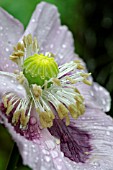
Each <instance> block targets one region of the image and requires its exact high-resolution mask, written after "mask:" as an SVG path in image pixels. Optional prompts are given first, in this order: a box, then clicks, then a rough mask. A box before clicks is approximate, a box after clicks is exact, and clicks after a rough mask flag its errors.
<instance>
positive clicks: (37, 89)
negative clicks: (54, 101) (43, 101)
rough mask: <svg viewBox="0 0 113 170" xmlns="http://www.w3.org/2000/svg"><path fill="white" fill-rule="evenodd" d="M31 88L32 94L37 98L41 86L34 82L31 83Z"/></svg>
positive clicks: (39, 94)
mask: <svg viewBox="0 0 113 170" xmlns="http://www.w3.org/2000/svg"><path fill="white" fill-rule="evenodd" d="M32 88H33V94H34V95H35V97H36V98H37V99H38V98H39V97H40V96H41V95H42V88H41V86H37V85H36V84H33V85H32Z"/></svg>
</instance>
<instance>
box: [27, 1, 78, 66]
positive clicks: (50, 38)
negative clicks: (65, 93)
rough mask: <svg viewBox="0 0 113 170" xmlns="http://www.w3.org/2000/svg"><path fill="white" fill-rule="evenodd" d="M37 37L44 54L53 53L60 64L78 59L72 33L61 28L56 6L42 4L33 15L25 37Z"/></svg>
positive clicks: (65, 28) (64, 27) (63, 27)
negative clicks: (29, 35) (30, 35)
mask: <svg viewBox="0 0 113 170" xmlns="http://www.w3.org/2000/svg"><path fill="white" fill-rule="evenodd" d="M29 33H31V34H32V35H33V36H36V37H37V39H38V42H39V47H41V51H42V52H47V51H48V52H52V53H53V54H55V56H56V61H57V62H58V64H62V63H65V62H68V61H70V60H74V59H76V57H75V55H74V43H73V37H72V34H71V32H70V31H69V30H68V28H67V27H66V26H61V23H60V19H59V13H58V11H57V8H56V7H55V6H54V5H50V4H48V3H45V2H41V3H40V4H39V5H38V6H37V8H36V10H35V12H34V13H33V15H32V18H31V20H30V23H29V25H28V27H27V29H26V31H25V35H27V34H29Z"/></svg>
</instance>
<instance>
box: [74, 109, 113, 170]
mask: <svg viewBox="0 0 113 170" xmlns="http://www.w3.org/2000/svg"><path fill="white" fill-rule="evenodd" d="M71 125H72V126H76V127H77V128H80V129H81V130H85V131H87V132H88V133H89V134H91V136H92V137H91V141H90V142H91V145H92V147H93V150H92V151H91V157H90V159H89V160H88V161H87V163H86V165H85V166H84V168H86V169H88V170H112V168H113V154H112V153H113V142H112V139H113V119H112V118H111V117H110V116H108V115H106V114H105V113H103V112H102V111H100V110H99V109H87V110H86V112H85V114H84V115H83V116H81V117H79V118H78V119H77V120H76V121H75V120H73V119H72V120H71ZM78 167H79V168H78V169H77V170H82V166H79V165H78Z"/></svg>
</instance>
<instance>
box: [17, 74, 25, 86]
mask: <svg viewBox="0 0 113 170" xmlns="http://www.w3.org/2000/svg"><path fill="white" fill-rule="evenodd" d="M16 79H17V80H18V81H19V83H20V84H23V83H24V81H25V76H24V74H23V72H20V73H19V75H17V77H16Z"/></svg>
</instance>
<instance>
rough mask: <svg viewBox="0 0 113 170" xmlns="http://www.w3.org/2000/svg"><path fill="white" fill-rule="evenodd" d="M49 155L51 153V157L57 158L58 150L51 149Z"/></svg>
mask: <svg viewBox="0 0 113 170" xmlns="http://www.w3.org/2000/svg"><path fill="white" fill-rule="evenodd" d="M51 155H52V157H53V158H57V157H58V152H56V151H54V150H53V151H51Z"/></svg>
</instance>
